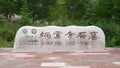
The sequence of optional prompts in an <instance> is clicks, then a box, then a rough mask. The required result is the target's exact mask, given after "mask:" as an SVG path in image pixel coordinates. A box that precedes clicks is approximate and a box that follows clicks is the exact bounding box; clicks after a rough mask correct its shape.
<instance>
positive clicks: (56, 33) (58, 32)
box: [53, 31, 63, 38]
mask: <svg viewBox="0 0 120 68" xmlns="http://www.w3.org/2000/svg"><path fill="white" fill-rule="evenodd" d="M62 34H63V33H62V32H61V31H55V32H54V33H53V35H55V38H61V35H62Z"/></svg>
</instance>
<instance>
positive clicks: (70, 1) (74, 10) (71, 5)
mask: <svg viewBox="0 0 120 68" xmlns="http://www.w3.org/2000/svg"><path fill="white" fill-rule="evenodd" d="M66 4H67V9H68V12H69V17H70V18H72V19H77V20H79V19H80V18H82V16H83V15H84V14H85V13H86V6H85V3H84V0H66Z"/></svg>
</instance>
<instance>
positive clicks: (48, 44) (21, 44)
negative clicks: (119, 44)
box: [14, 26, 105, 50]
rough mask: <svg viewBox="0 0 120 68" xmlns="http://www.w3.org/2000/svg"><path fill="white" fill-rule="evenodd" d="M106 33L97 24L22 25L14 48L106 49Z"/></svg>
mask: <svg viewBox="0 0 120 68" xmlns="http://www.w3.org/2000/svg"><path fill="white" fill-rule="evenodd" d="M104 48H105V35H104V33H103V31H102V30H101V29H100V28H99V27H96V26H68V27H58V26H47V27H32V26H24V27H21V28H20V29H19V30H18V32H17V34H16V37H15V42H14V50H104Z"/></svg>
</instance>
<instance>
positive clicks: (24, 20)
mask: <svg viewBox="0 0 120 68" xmlns="http://www.w3.org/2000/svg"><path fill="white" fill-rule="evenodd" d="M20 13H21V19H20V20H18V22H19V23H20V24H21V25H22V26H25V25H30V24H31V23H32V18H31V12H30V10H29V8H28V3H27V0H23V6H22V8H21V12H20Z"/></svg>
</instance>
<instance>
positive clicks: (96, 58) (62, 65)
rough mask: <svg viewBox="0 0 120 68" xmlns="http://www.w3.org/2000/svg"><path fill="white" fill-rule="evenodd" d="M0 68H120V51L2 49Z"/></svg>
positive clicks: (115, 49)
mask: <svg viewBox="0 0 120 68" xmlns="http://www.w3.org/2000/svg"><path fill="white" fill-rule="evenodd" d="M0 68H120V49H117V48H106V49H105V50H104V51H89V52H88V51H35V52H33V51H30V52H29V51H22V52H20V51H19V52H18V51H13V49H6V48H5V49H0Z"/></svg>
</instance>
